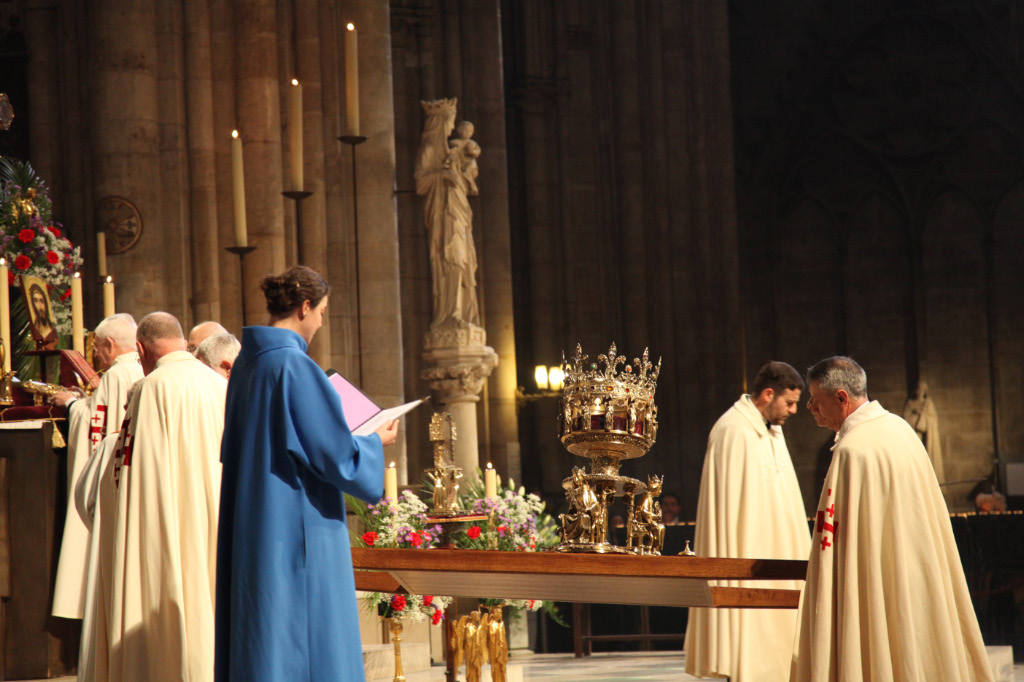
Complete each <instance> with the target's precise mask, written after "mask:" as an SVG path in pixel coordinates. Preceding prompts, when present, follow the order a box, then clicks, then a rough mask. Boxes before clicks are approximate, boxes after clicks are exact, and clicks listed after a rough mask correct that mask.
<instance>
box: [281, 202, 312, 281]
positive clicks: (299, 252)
mask: <svg viewBox="0 0 1024 682" xmlns="http://www.w3.org/2000/svg"><path fill="white" fill-rule="evenodd" d="M281 194H283V195H285V196H286V197H288V198H289V199H291V200H292V201H294V202H295V256H296V260H298V261H299V265H304V264H305V260H306V259H305V254H304V253H303V248H302V200H303V199H308V198H309V197H311V196H313V193H312V192H304V191H300V190H288V191H287V192H281Z"/></svg>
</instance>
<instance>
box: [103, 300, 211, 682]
mask: <svg viewBox="0 0 1024 682" xmlns="http://www.w3.org/2000/svg"><path fill="white" fill-rule="evenodd" d="M138 348H139V356H140V358H141V362H142V369H143V371H144V372H145V373H146V377H145V378H144V379H143V380H142V381H141V382H140V383H139V384H138V385H137V386H136V388H135V391H134V393H133V394H132V400H131V402H130V403H129V405H128V414H127V417H126V418H125V424H124V428H123V429H122V431H121V435H120V438H119V440H118V444H117V452H116V454H115V456H114V464H113V467H112V475H113V479H114V484H115V486H116V488H117V510H116V514H115V522H114V531H113V532H114V537H113V541H114V546H113V561H112V565H111V573H112V575H111V589H110V609H109V623H108V633H109V637H108V640H109V641H108V644H109V654H108V661H109V677H108V679H109V680H110V681H111V682H141V681H142V680H145V681H146V682H172V681H173V682H180V681H182V680H188V682H207V681H209V680H212V679H213V647H214V595H215V589H216V585H215V580H216V562H217V557H216V547H217V515H218V505H219V500H220V468H221V465H220V440H221V435H222V433H223V430H224V397H225V393H226V390H227V381H226V380H225V379H224V377H222V376H221V375H220V374H218V373H216V372H214V371H213V370H212V369H210V368H209V367H207V366H206V365H204V364H203V363H201V362H200V361H199V360H197V359H196V358H195V357H193V356H192V354H191V353H189V352H188V351H187V350H186V342H185V337H184V335H183V334H182V330H181V325H180V324H178V321H177V320H176V319H174V317H173V316H171V315H169V314H167V313H162V312H161V313H151V314H149V315H147V316H146V317H145V318H143V319H142V321H141V322H140V323H139V329H138Z"/></svg>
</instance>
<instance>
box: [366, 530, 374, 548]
mask: <svg viewBox="0 0 1024 682" xmlns="http://www.w3.org/2000/svg"><path fill="white" fill-rule="evenodd" d="M377 537H378V535H377V534H376V533H374V532H373V531H372V530H371V531H369V532H367V533H363V542H365V543H366V546H367V547H373V544H374V543H375V542H377Z"/></svg>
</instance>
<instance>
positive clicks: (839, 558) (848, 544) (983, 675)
mask: <svg viewBox="0 0 1024 682" xmlns="http://www.w3.org/2000/svg"><path fill="white" fill-rule="evenodd" d="M807 383H808V391H809V392H810V394H811V398H810V400H809V401H808V402H807V409H808V410H810V411H811V414H813V415H814V419H815V421H816V422H817V423H818V426H823V427H825V428H827V429H831V430H832V431H835V432H836V436H835V445H834V446H833V447H832V463H831V465H830V466H829V469H828V473H827V474H826V475H825V484H824V486H823V487H822V490H821V498H820V500H819V502H818V508H817V512H816V515H815V518H816V522H815V526H814V534H813V537H812V538H811V554H810V561H809V564H808V568H807V583H806V586H805V587H804V592H803V595H802V597H801V603H800V625H799V628H798V630H799V632H798V639H797V644H796V653H795V659H794V662H793V672H792V676H791V678H790V679H791V680H793V681H795V682H811V681H812V680H813V681H814V682H829V681H836V682H838V681H840V680H841V681H843V682H855V681H858V680H865V681H866V680H871V681H872V682H888V681H893V682H904V681H905V682H911V681H913V682H916V681H918V680H921V681H923V680H957V681H958V682H974V681H976V680H992V670H991V668H990V667H989V662H988V659H987V657H986V655H985V647H984V643H983V642H982V640H981V632H980V630H979V629H978V620H977V618H976V617H975V615H974V607H973V605H972V604H971V596H970V594H969V593H968V591H967V582H966V581H965V580H964V571H963V567H962V566H961V564H960V554H959V553H958V551H957V547H956V543H955V541H954V539H953V530H952V527H951V525H950V522H949V511H948V510H947V508H946V503H945V501H944V500H943V497H942V492H941V491H940V490H939V485H938V481H937V479H936V477H935V471H934V469H933V468H932V464H931V461H930V460H929V458H928V453H927V452H926V451H925V449H924V446H923V445H922V443H921V439H920V438H918V436H917V434H916V433H915V432H914V429H913V428H911V427H910V425H909V424H907V422H905V421H903V419H901V418H900V417H898V416H896V415H894V414H892V413H890V412H888V411H887V410H886V409H885V408H883V407H882V406H881V405H880V404H879V403H878V401H870V402H869V401H868V394H867V375H866V374H865V372H864V370H863V369H862V368H861V367H860V365H858V364H857V363H856V362H854V360H853V359H851V358H848V357H842V356H838V357H832V358H827V359H825V360H822V361H821V362H819V363H817V364H816V365H814V366H813V367H811V368H810V370H808V373H807Z"/></svg>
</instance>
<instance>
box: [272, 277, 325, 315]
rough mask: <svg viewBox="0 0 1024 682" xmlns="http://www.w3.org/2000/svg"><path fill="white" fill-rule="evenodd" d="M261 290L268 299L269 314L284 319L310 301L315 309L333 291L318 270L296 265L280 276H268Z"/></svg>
mask: <svg viewBox="0 0 1024 682" xmlns="http://www.w3.org/2000/svg"><path fill="white" fill-rule="evenodd" d="M260 289H261V290H262V291H263V295H264V296H265V297H266V299H267V312H269V313H270V314H271V315H273V316H275V317H284V316H287V315H289V314H291V312H292V311H294V310H295V309H297V308H299V307H301V306H302V303H303V301H309V304H310V305H311V306H313V307H314V308H315V307H316V306H318V305H320V301H322V300H323V298H324V296H326V295H327V294H328V293H330V291H331V287H330V286H329V285H328V284H327V281H326V280H325V279H324V278H323V277H321V276H320V273H318V272H317V271H316V270H313V269H312V268H307V267H306V266H305V265H296V266H294V267H291V268H289V269H288V270H286V271H284V272H283V273H281V274H280V275H267V276H266V277H264V278H263V279H261V280H260Z"/></svg>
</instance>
